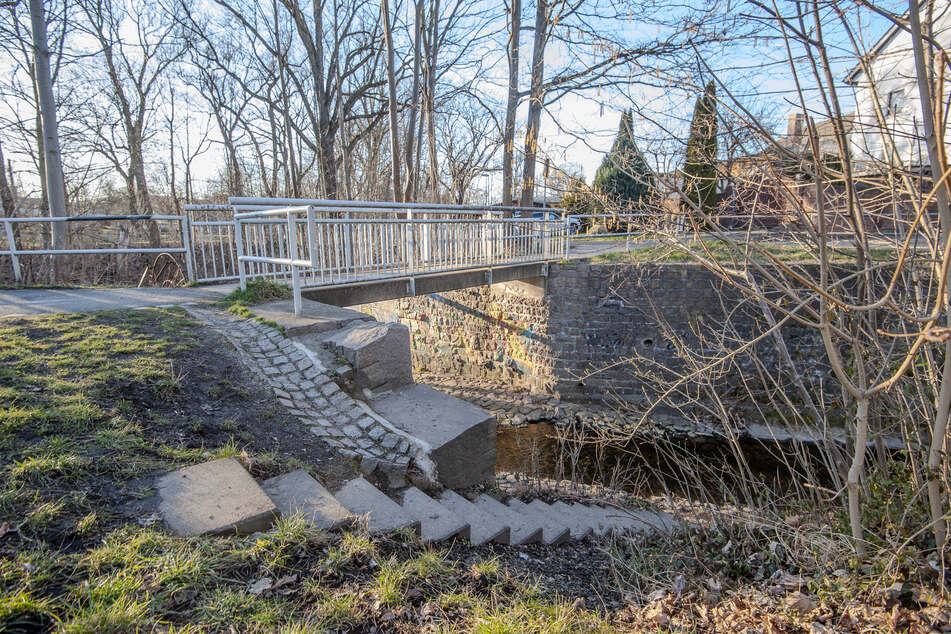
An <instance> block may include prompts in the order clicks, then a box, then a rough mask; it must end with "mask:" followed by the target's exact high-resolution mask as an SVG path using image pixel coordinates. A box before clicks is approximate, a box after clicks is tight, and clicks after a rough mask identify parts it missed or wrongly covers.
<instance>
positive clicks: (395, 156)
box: [380, 0, 403, 202]
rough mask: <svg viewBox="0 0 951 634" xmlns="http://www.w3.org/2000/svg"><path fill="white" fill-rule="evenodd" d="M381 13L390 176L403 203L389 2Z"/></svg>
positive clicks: (384, 1) (383, 3)
mask: <svg viewBox="0 0 951 634" xmlns="http://www.w3.org/2000/svg"><path fill="white" fill-rule="evenodd" d="M380 13H381V17H382V18H383V39H384V40H385V42H386V89H387V101H388V102H389V103H388V106H389V113H390V161H391V163H392V165H391V166H390V174H391V176H392V180H393V200H394V202H402V201H403V191H402V179H401V178H400V138H399V121H398V119H397V116H396V108H397V104H396V69H395V66H396V62H395V60H394V55H395V53H394V51H393V30H392V28H391V27H390V5H389V2H388V1H387V0H381V1H380Z"/></svg>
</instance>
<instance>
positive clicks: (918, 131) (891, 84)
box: [846, 0, 951, 169]
mask: <svg viewBox="0 0 951 634" xmlns="http://www.w3.org/2000/svg"><path fill="white" fill-rule="evenodd" d="M925 4H926V3H925V2H923V3H922V21H924V19H925V17H926V16H925V13H926V10H925ZM933 12H934V13H933V20H932V23H933V32H934V37H935V40H936V41H937V42H939V43H940V44H941V45H942V46H943V47H944V48H945V49H946V50H949V49H951V1H949V0H934V7H933ZM867 70H868V72H866V68H865V67H863V65H862V64H859V65H857V66H856V67H855V68H853V69H852V71H851V72H850V73H849V75H848V76H847V77H846V81H847V82H848V83H849V84H851V85H852V86H853V88H854V90H855V119H854V125H853V128H852V135H851V151H852V158H853V160H854V161H855V163H856V165H858V166H865V167H867V168H869V169H881V168H883V167H903V168H911V169H916V168H927V167H928V166H929V160H928V150H927V147H926V145H925V143H924V141H923V138H922V137H923V130H924V128H923V126H922V116H921V101H920V99H919V96H918V95H919V93H918V81H917V75H916V72H915V56H914V52H913V50H912V43H911V34H910V33H909V32H908V31H906V30H905V29H903V28H901V27H898V26H893V27H892V28H891V29H889V31H888V32H887V33H886V34H885V35H884V36H883V37H882V39H880V40H879V41H878V43H877V44H876V45H875V46H874V47H873V48H872V50H871V51H870V52H869V53H868V55H867ZM946 77H947V80H946V82H945V83H946V84H948V83H951V74H947V75H946ZM948 94H951V90H949V89H948V88H947V87H946V88H945V96H947V95H948ZM876 102H877V103H878V105H879V110H878V111H877V110H876V107H875V104H876ZM945 103H946V104H947V100H946V99H945ZM948 130H949V131H951V128H948ZM946 138H949V140H951V134H948V135H947V137H946Z"/></svg>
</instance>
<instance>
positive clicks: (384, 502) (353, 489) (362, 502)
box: [334, 477, 419, 535]
mask: <svg viewBox="0 0 951 634" xmlns="http://www.w3.org/2000/svg"><path fill="white" fill-rule="evenodd" d="M334 497H336V498H337V500H338V501H339V502H340V503H341V504H343V505H344V506H345V507H346V508H347V510H349V511H350V512H351V513H353V514H354V515H356V516H360V517H366V518H367V524H368V528H369V530H370V532H371V533H383V532H388V531H393V530H396V529H398V528H409V529H411V530H413V531H415V532H416V534H417V535H418V534H419V520H417V519H416V518H414V517H411V516H410V515H409V514H408V513H407V512H406V511H405V510H403V508H402V507H401V506H400V505H399V504H397V503H396V502H394V501H393V500H391V499H390V498H388V497H387V496H386V495H385V494H384V493H383V492H382V491H380V490H379V489H377V488H376V487H375V486H373V485H372V484H370V483H369V482H367V481H366V480H365V479H364V478H362V477H359V478H354V479H353V480H350V481H349V482H347V483H346V484H345V485H343V487H342V488H341V489H340V490H339V491H337V493H336V494H335V496H334Z"/></svg>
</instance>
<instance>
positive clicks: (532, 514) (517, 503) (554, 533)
mask: <svg viewBox="0 0 951 634" xmlns="http://www.w3.org/2000/svg"><path fill="white" fill-rule="evenodd" d="M534 502H537V503H538V504H534ZM533 504H534V505H533ZM533 504H525V503H524V502H522V501H521V500H516V499H515V498H512V499H511V500H509V501H508V506H509V508H511V509H512V510H513V511H515V512H516V513H518V514H519V515H523V516H525V517H528V518H531V521H533V522H534V523H535V524H538V525H540V526H541V527H542V543H543V544H545V545H546V546H557V545H558V544H563V543H565V542H566V541H568V540H569V539H570V538H571V529H570V528H569V527H568V525H567V524H566V523H565V522H564V519H563V518H562V517H560V516H559V515H558V514H557V513H555V512H554V511H552V509H551V507H550V506H548V505H547V504H545V503H544V502H542V501H541V500H533Z"/></svg>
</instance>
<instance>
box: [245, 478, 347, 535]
mask: <svg viewBox="0 0 951 634" xmlns="http://www.w3.org/2000/svg"><path fill="white" fill-rule="evenodd" d="M261 488H262V489H264V492H265V493H267V495H268V497H270V498H271V500H272V501H273V502H274V504H275V505H276V506H277V508H278V510H280V512H281V515H285V516H288V515H295V514H297V513H301V514H303V515H304V517H306V518H307V519H308V520H310V521H311V522H313V523H314V524H315V525H316V526H317V527H318V528H322V529H324V530H327V531H331V530H336V529H339V528H342V527H344V526H347V525H348V524H350V523H352V522H353V516H352V515H351V514H350V512H349V511H347V509H346V508H344V507H343V505H342V504H340V502H338V501H337V499H336V498H334V496H333V495H331V494H330V491H328V490H327V489H325V488H324V486H323V485H322V484H321V483H320V482H317V480H315V479H313V478H312V477H311V476H310V475H309V474H308V473H307V472H306V471H304V470H301V469H298V470H297V471H291V472H290V473H285V474H284V475H280V476H277V477H276V478H271V479H270V480H265V481H264V482H263V483H262V484H261Z"/></svg>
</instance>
